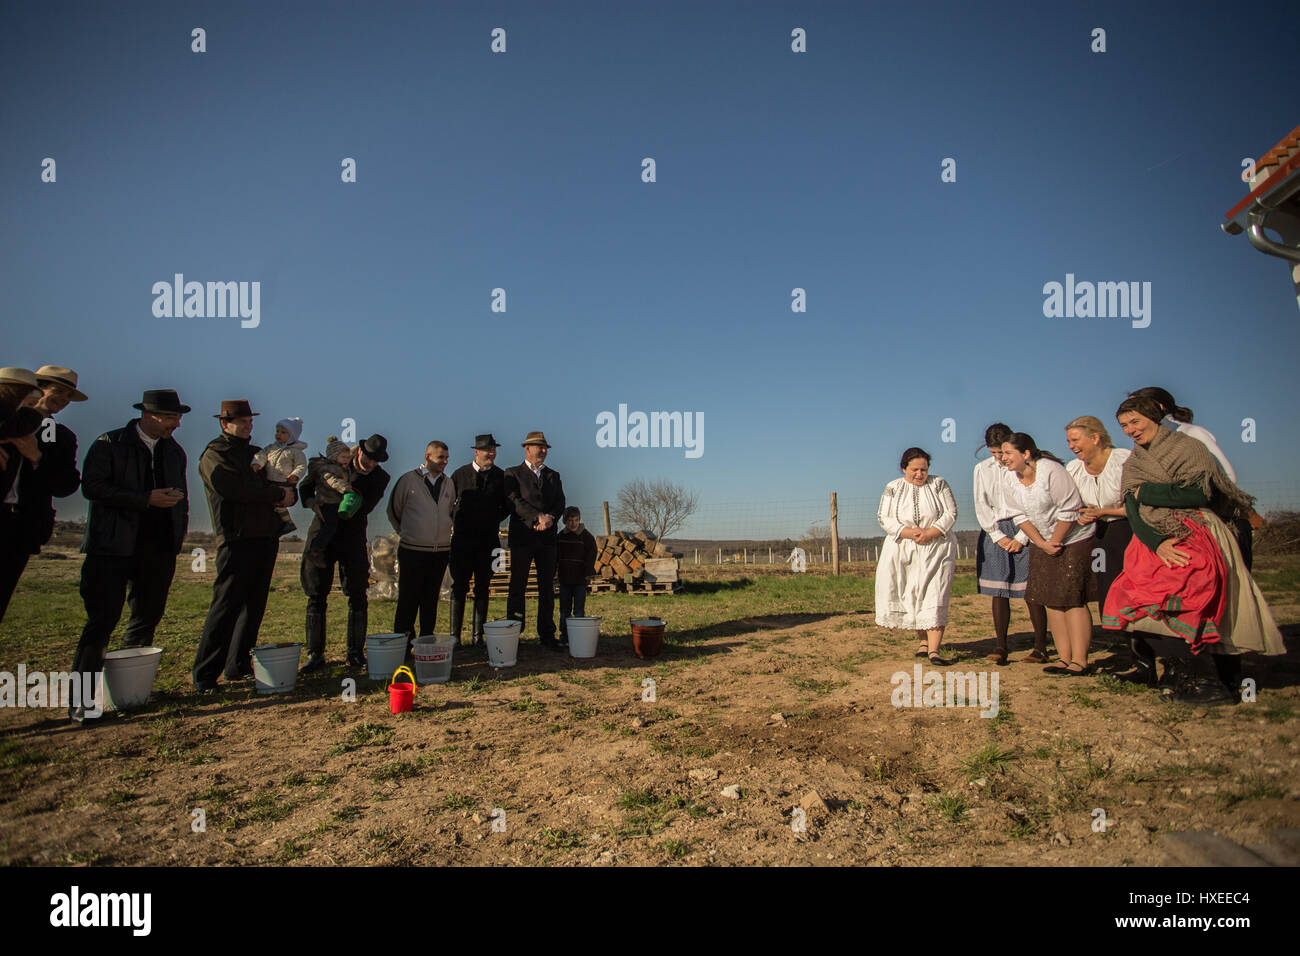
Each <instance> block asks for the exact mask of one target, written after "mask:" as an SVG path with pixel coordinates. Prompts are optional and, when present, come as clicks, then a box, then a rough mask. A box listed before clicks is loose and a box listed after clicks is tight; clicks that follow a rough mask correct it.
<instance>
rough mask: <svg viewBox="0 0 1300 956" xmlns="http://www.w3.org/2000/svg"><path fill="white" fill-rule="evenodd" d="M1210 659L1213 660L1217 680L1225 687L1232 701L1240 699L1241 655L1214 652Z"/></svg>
mask: <svg viewBox="0 0 1300 956" xmlns="http://www.w3.org/2000/svg"><path fill="white" fill-rule="evenodd" d="M1210 660H1212V661H1214V670H1215V673H1216V674H1218V676H1219V680H1220V681H1221V682H1222V683H1223V686H1224V687H1225V688H1227V691H1228V693H1229V694H1230V695H1231V696H1232V699H1233V700H1232V702H1233V703H1234V704H1235V703H1236V702H1237V701H1238V700H1240V699H1241V657H1240V655H1237V654H1215V655H1214V656H1213V657H1211V658H1210Z"/></svg>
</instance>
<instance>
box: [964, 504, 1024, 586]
mask: <svg viewBox="0 0 1300 956" xmlns="http://www.w3.org/2000/svg"><path fill="white" fill-rule="evenodd" d="M998 530H999V531H1001V532H1002V533H1003V534H1005V535H1006V536H1007V537H1008V538H1014V537H1015V536H1016V532H1018V531H1019V530H1020V529H1019V528H1017V527H1016V526H1015V523H1014V522H1012V520H1011V519H1010V518H1003V519H1002V520H1001V521H999V522H998ZM1032 547H1033V545H1026V546H1025V547H1024V548H1023V549H1021V550H1020V551H1018V552H1017V553H1016V554H1011V553H1010V552H1007V551H1003V550H1002V549H1001V548H999V547H998V546H997V544H995V543H994V541H993V539H992V538H990V537H989V536H988V534H987V533H985V532H983V531H981V532H980V540H979V548H978V549H977V550H976V552H975V578H976V580H977V581H978V582H979V592H980V594H987V595H989V596H990V597H1016V598H1022V597H1024V596H1025V582H1026V581H1028V580H1029V549H1030V548H1032Z"/></svg>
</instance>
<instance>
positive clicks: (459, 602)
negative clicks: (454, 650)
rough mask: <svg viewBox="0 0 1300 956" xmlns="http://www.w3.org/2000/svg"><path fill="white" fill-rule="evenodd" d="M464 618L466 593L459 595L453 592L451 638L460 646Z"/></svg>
mask: <svg viewBox="0 0 1300 956" xmlns="http://www.w3.org/2000/svg"><path fill="white" fill-rule="evenodd" d="M464 620H465V597H464V595H461V596H460V597H457V596H456V595H455V594H452V596H451V638H452V641H453V642H454V643H455V644H456V645H457V646H458V647H459V646H460V631H461V625H462V624H463V622H464Z"/></svg>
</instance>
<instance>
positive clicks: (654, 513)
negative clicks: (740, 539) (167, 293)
mask: <svg viewBox="0 0 1300 956" xmlns="http://www.w3.org/2000/svg"><path fill="white" fill-rule="evenodd" d="M699 500H700V499H699V495H697V494H695V492H693V491H690V490H689V489H687V488H686V487H684V486H682V485H675V484H673V483H672V482H671V481H664V480H662V479H658V480H655V481H649V482H647V481H645V480H644V479H641V478H637V479H636V480H635V481H629V482H628V483H627V484H625V485H624V486H623V487H622V488H620V489H619V490H618V505H617V506H616V507H615V509H614V518H615V520H617V521H620V522H626V523H627V524H630V525H634V526H635V527H636V528H638V529H639V530H641V531H644V532H646V533H647V534H649V535H652V536H653V537H655V538H656V539H662V538H665V537H667V536H668V535H670V534H672V533H673V532H674V531H676V530H677V529H678V528H680V527H681V526H682V525H683V524H684V523H685V521H686V519H687V518H689V517H690V516H691V514H692V513H693V512H694V511H695V506H696V505H697V504H699Z"/></svg>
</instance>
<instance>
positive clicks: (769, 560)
mask: <svg viewBox="0 0 1300 956" xmlns="http://www.w3.org/2000/svg"><path fill="white" fill-rule="evenodd" d="M767 563H768V564H771V563H772V549H771V548H768V549H767Z"/></svg>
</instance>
